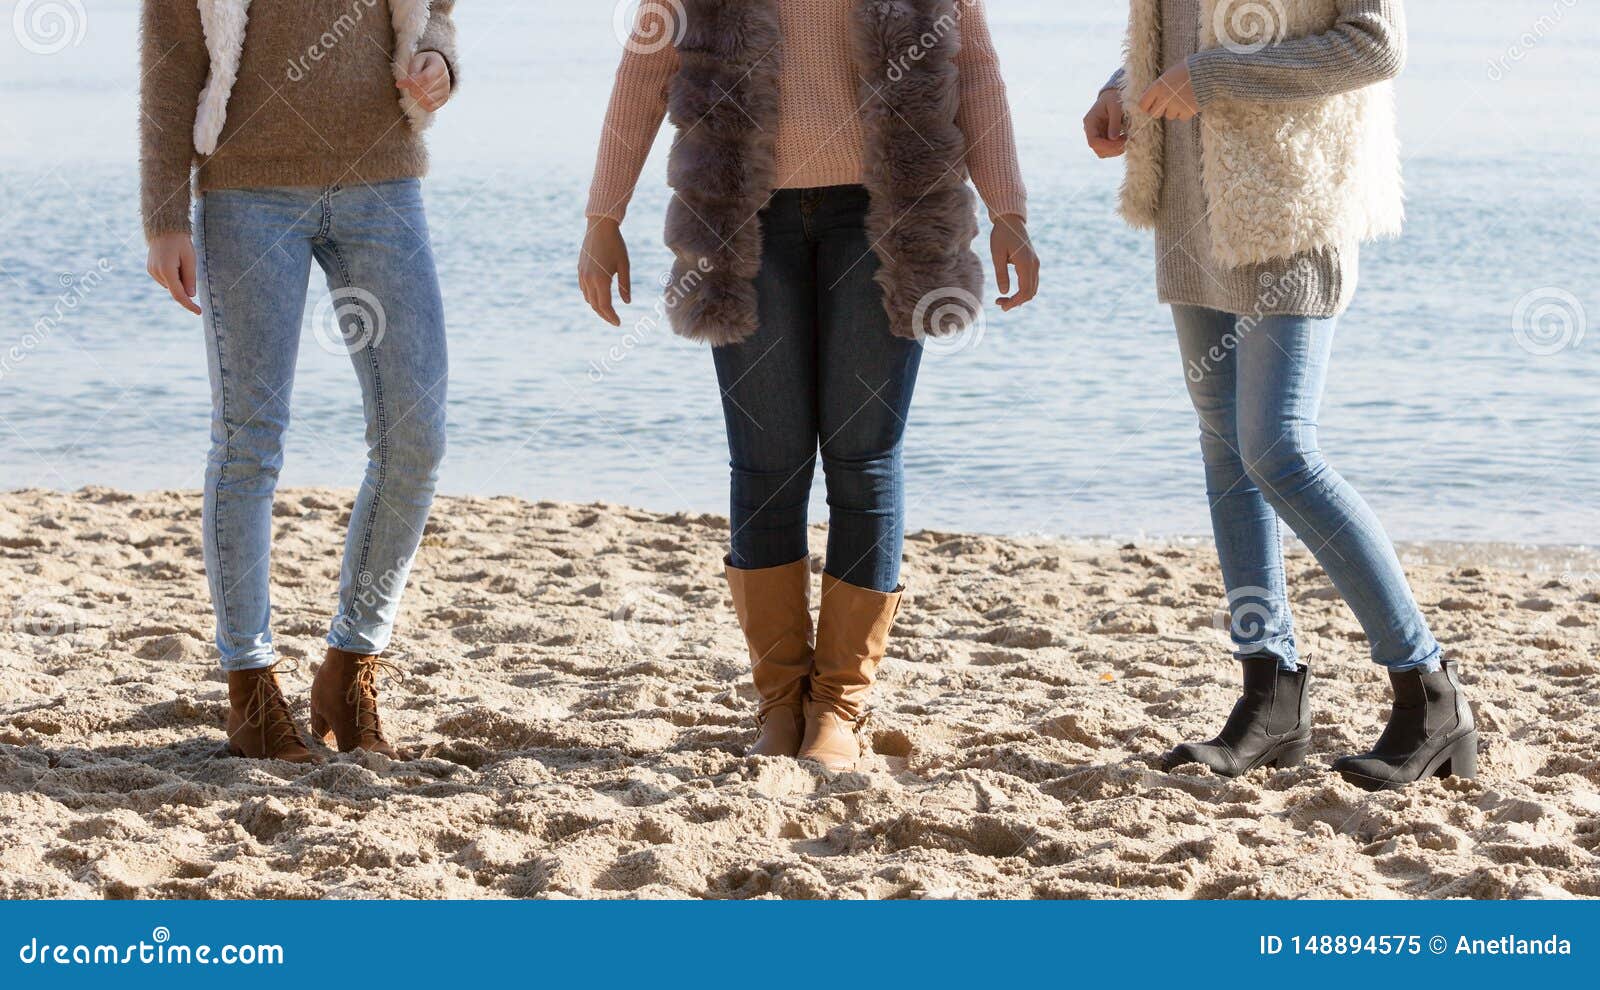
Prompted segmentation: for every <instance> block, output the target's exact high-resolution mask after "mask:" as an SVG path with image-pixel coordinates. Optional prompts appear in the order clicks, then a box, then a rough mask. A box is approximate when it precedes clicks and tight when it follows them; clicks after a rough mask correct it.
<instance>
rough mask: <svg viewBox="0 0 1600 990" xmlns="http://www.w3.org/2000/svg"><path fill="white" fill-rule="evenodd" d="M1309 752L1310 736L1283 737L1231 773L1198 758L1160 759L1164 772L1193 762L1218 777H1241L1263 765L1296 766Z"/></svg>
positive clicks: (1304, 759)
mask: <svg viewBox="0 0 1600 990" xmlns="http://www.w3.org/2000/svg"><path fill="white" fill-rule="evenodd" d="M1310 752H1311V739H1310V737H1307V738H1305V739H1285V740H1284V741H1282V742H1279V743H1275V744H1273V745H1272V746H1270V747H1268V748H1267V750H1266V751H1265V752H1263V753H1262V754H1261V755H1260V756H1258V757H1256V758H1255V759H1254V760H1251V761H1250V762H1249V763H1248V764H1246V765H1245V766H1243V767H1241V768H1240V769H1238V770H1237V771H1234V772H1231V773H1230V772H1228V771H1226V770H1218V769H1217V768H1216V767H1213V766H1211V765H1210V764H1209V763H1201V762H1200V761H1198V760H1183V761H1182V762H1178V763H1174V762H1171V761H1170V760H1162V762H1161V768H1162V769H1163V770H1165V771H1166V772H1168V773H1171V772H1172V771H1174V770H1176V769H1177V768H1178V767H1181V766H1183V765H1184V764H1185V763H1194V764H1197V765H1199V766H1203V767H1209V768H1210V769H1211V772H1212V773H1214V774H1217V775H1218V776H1219V777H1230V778H1231V777H1243V776H1244V775H1245V774H1247V773H1249V772H1250V771H1252V770H1259V769H1261V768H1262V767H1265V766H1271V767H1276V768H1277V769H1279V770H1284V769H1287V768H1289V767H1297V766H1299V765H1300V764H1302V763H1304V762H1305V761H1306V756H1307V755H1308V754H1309V753H1310Z"/></svg>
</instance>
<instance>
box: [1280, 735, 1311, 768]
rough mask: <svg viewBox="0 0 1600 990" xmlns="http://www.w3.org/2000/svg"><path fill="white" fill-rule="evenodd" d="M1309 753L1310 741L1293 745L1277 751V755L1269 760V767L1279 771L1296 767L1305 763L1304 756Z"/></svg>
mask: <svg viewBox="0 0 1600 990" xmlns="http://www.w3.org/2000/svg"><path fill="white" fill-rule="evenodd" d="M1310 752H1311V740H1309V739H1307V740H1305V741H1304V742H1298V743H1294V744H1293V745H1290V746H1287V747H1285V748H1283V749H1280V750H1279V751H1278V755H1277V756H1274V757H1273V758H1272V760H1271V765H1272V766H1275V767H1277V768H1278V769H1280V770H1283V769H1287V768H1289V767H1297V766H1299V765H1300V764H1302V763H1304V762H1305V761H1306V756H1307V755H1308V754H1310Z"/></svg>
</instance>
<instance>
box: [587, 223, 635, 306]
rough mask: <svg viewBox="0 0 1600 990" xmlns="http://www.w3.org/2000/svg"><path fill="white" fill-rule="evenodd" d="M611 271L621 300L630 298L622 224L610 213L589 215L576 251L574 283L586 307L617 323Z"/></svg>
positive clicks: (625, 300)
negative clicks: (612, 303)
mask: <svg viewBox="0 0 1600 990" xmlns="http://www.w3.org/2000/svg"><path fill="white" fill-rule="evenodd" d="M613 275H614V276H616V279H617V294H618V295H619V296H621V297H622V301H623V303H624V304H626V303H631V302H633V288H632V286H631V285H630V284H629V282H628V244H627V242H626V241H624V240H623V239H622V228H621V227H620V226H618V225H617V222H616V221H615V220H612V219H611V218H610V217H590V218H589V232H588V233H587V234H585V235H584V237H583V248H582V250H581V252H580V253H579V255H578V287H579V288H581V289H582V290H583V298H584V299H586V300H588V302H589V308H590V309H592V310H594V311H595V312H596V313H598V314H600V318H601V319H602V320H605V321H606V322H607V323H609V324H611V325H612V326H614V327H620V326H622V319H621V317H619V316H617V311H616V310H615V309H614V308H612V306H611V277H612V276H613Z"/></svg>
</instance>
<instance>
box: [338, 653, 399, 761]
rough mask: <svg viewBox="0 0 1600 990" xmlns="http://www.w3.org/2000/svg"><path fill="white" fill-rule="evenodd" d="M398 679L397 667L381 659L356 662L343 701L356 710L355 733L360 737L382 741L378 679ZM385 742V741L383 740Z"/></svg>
mask: <svg viewBox="0 0 1600 990" xmlns="http://www.w3.org/2000/svg"><path fill="white" fill-rule="evenodd" d="M380 674H381V675H383V676H385V677H390V678H394V677H400V676H401V670H400V668H399V667H397V666H395V665H394V664H392V663H390V662H389V661H387V660H384V659H383V658H381V657H376V656H370V657H360V658H358V659H357V660H356V676H355V678H354V679H353V680H351V682H350V690H349V691H348V692H346V694H345V700H346V701H348V702H349V703H350V705H351V707H353V708H355V710H356V732H357V733H358V734H359V735H360V736H361V737H363V738H364V737H369V736H370V737H373V738H376V739H380V740H382V739H383V720H382V719H381V718H380V717H379V716H378V677H379V675H380ZM384 741H385V742H387V740H384Z"/></svg>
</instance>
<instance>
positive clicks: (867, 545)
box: [816, 187, 922, 592]
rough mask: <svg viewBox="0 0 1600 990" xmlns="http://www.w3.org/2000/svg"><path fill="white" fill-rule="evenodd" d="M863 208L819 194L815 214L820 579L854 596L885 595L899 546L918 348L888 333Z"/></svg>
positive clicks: (845, 193) (833, 194) (845, 192)
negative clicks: (823, 513)
mask: <svg viewBox="0 0 1600 990" xmlns="http://www.w3.org/2000/svg"><path fill="white" fill-rule="evenodd" d="M866 208H867V194H866V192H865V190H860V189H858V188H855V187H849V188H847V189H830V190H827V191H825V192H822V193H819V203H818V205H817V207H816V216H817V217H818V224H819V229H820V231H821V233H820V239H819V242H818V251H817V328H818V334H819V341H818V348H819V355H820V356H819V365H820V374H819V378H818V396H817V397H818V409H819V417H818V419H819V422H818V426H819V430H820V432H821V438H822V469H823V472H824V474H825V475H826V478H827V484H828V556H827V562H826V565H825V567H824V570H825V571H826V572H827V573H828V574H829V575H832V576H833V577H835V578H837V579H838V580H840V581H843V582H845V583H846V584H851V585H854V586H856V587H858V588H867V589H870V590H872V591H877V592H892V591H894V590H895V589H896V588H897V587H898V586H899V583H900V553H901V544H902V542H903V539H904V536H905V511H906V507H905V482H904V469H903V459H902V453H901V452H902V448H903V443H904V440H905V432H906V417H907V415H908V414H909V412H910V409H911V396H912V392H913V391H914V390H915V388H916V383H917V371H918V368H919V367H920V365H921V361H922V345H921V344H920V343H919V342H917V341H915V340H908V339H906V338H904V337H896V336H894V335H893V334H891V333H890V332H889V318H888V315H887V314H886V313H885V311H884V308H883V293H882V290H881V289H880V288H879V287H878V284H877V282H875V281H874V280H873V276H874V275H876V274H877V271H878V259H877V256H876V255H874V254H873V253H872V244H871V241H870V240H869V239H868V237H867V232H866V227H865V218H866Z"/></svg>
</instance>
